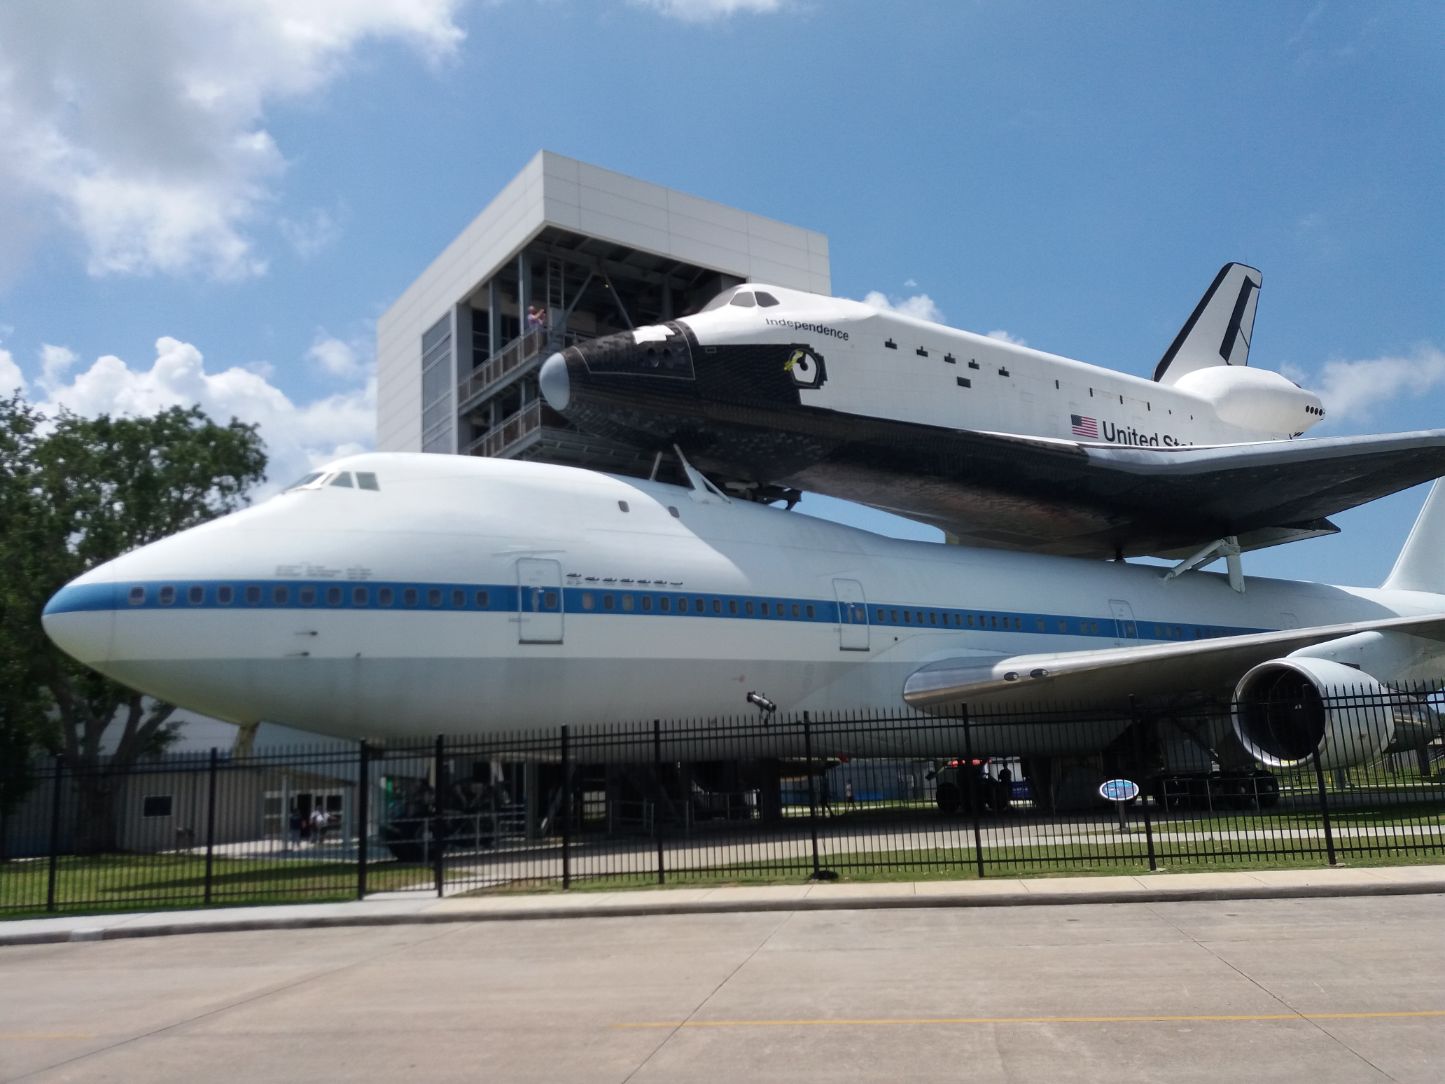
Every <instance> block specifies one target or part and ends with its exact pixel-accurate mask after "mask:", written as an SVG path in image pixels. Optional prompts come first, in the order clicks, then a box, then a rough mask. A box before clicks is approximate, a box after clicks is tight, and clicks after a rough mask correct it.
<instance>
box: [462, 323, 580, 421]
mask: <svg viewBox="0 0 1445 1084" xmlns="http://www.w3.org/2000/svg"><path fill="white" fill-rule="evenodd" d="M584 338H586V336H584V335H579V334H577V333H576V332H574V331H566V330H562V331H553V330H552V329H551V328H536V329H535V330H532V331H529V332H527V333H526V334H524V335H521V336H519V337H517V338H515V339H513V340H512V341H511V342H509V343H508V344H507V345H506V346H504V347H502V348H501V349H500V350H498V351H497V352H496V353H495V354H493V355H492V356H491V357H489V358H488V359H487V360H486V361H484V362H482V363H481V364H480V365H478V366H477V367H476V368H475V369H473V370H472V371H471V372H470V373H468V374H467V375H466V376H464V377H462V379H461V382H460V383H458V384H457V404H458V406H464V405H465V404H466V403H467V401H468V400H470V399H474V398H476V397H477V396H479V395H483V394H485V393H486V392H487V391H488V389H490V388H492V387H495V386H496V385H497V384H499V383H500V382H501V381H503V380H505V379H506V378H507V377H509V376H511V375H512V374H513V373H515V372H517V371H518V370H519V369H522V368H525V367H526V366H527V365H528V364H529V363H530V362H532V361H533V360H534V359H535V358H536V357H538V355H540V354H542V353H543V352H550V351H553V350H561V349H562V348H564V347H567V346H571V345H572V344H573V343H577V342H581V341H582V340H583V339H584Z"/></svg>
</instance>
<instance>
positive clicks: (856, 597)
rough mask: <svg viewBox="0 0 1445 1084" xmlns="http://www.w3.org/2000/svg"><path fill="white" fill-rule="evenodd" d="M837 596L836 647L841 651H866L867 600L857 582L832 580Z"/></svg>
mask: <svg viewBox="0 0 1445 1084" xmlns="http://www.w3.org/2000/svg"><path fill="white" fill-rule="evenodd" d="M833 592H834V593H835V594H836V595H837V596H838V647H839V648H841V649H842V650H843V651H867V650H868V600H867V599H865V598H864V597H863V585H862V584H861V583H859V582H858V581H857V580H834V581H833Z"/></svg>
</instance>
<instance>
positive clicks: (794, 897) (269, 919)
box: [0, 865, 1445, 946]
mask: <svg viewBox="0 0 1445 1084" xmlns="http://www.w3.org/2000/svg"><path fill="white" fill-rule="evenodd" d="M1424 894H1445V865H1432V866H1377V867H1344V866H1336V867H1332V868H1328V867H1327V868H1324V869H1306V870H1250V871H1240V872H1237V873H1163V872H1161V873H1153V874H1141V875H1139V876H1125V877H1046V878H1032V879H1011V878H1001V877H1000V878H988V879H985V880H981V881H913V882H901V883H836V882H835V883H817V884H814V883H808V884H799V885H766V886H743V887H716V888H655V889H637V890H631V891H625V892H576V893H567V894H562V893H551V894H540V895H527V896H513V895H492V896H460V897H450V898H446V899H437V898H436V897H435V896H433V895H430V894H421V893H415V894H402V893H379V894H377V895H375V896H372V897H369V898H368V899H366V900H364V901H363V900H357V901H351V902H347V903H299V904H285V905H279V906H263V907H229V908H209V909H204V910H194V911H150V912H139V913H132V914H106V915H79V916H74V915H72V916H61V917H56V918H34V919H17V920H14V921H9V922H4V921H0V946H5V945H33V944H49V943H56V942H64V941H109V940H116V939H120V938H131V937H161V936H168V935H173V934H183V933H221V932H230V931H242V930H279V929H308V928H322V927H339V926H386V925H401V924H408V925H410V924H424V923H439V922H498V921H518V920H525V919H556V918H598V917H627V916H645V915H684V914H728V913H739V912H767V911H829V910H835V911H836V910H873V909H883V908H894V909H897V908H964V907H1017V906H1031V905H1040V904H1079V903H1163V902H1169V901H1184V900H1196V901H1208V900H1250V899H1299V898H1308V897H1330V896H1399V895H1424Z"/></svg>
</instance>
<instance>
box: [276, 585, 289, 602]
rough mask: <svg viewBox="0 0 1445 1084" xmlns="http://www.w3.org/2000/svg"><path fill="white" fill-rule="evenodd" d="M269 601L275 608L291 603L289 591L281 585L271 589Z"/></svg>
mask: <svg viewBox="0 0 1445 1084" xmlns="http://www.w3.org/2000/svg"><path fill="white" fill-rule="evenodd" d="M271 601H272V603H274V604H275V605H277V606H285V605H286V603H288V602H290V601H291V591H290V590H289V589H288V588H287V587H285V586H283V585H278V586H276V587H273V588H272V589H271Z"/></svg>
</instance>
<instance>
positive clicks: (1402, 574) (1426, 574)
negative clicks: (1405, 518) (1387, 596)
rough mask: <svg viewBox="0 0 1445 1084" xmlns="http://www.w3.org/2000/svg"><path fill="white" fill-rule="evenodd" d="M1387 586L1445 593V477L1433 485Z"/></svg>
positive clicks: (1397, 588)
mask: <svg viewBox="0 0 1445 1084" xmlns="http://www.w3.org/2000/svg"><path fill="white" fill-rule="evenodd" d="M1383 586H1384V587H1386V588H1393V589H1395V590H1398V591H1432V592H1434V593H1436V594H1445V479H1438V480H1437V481H1436V482H1435V484H1434V485H1433V486H1431V487H1430V493H1429V495H1428V496H1427V497H1426V498H1425V505H1424V507H1423V508H1421V509H1420V515H1419V516H1418V517H1416V519H1415V526H1414V527H1412V528H1411V529H1410V537H1409V538H1407V539H1405V548H1404V549H1402V550H1401V551H1400V556H1399V557H1397V558H1395V567H1394V568H1392V569H1391V570H1390V575H1389V576H1387V577H1386V578H1385V582H1384V585H1383Z"/></svg>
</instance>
